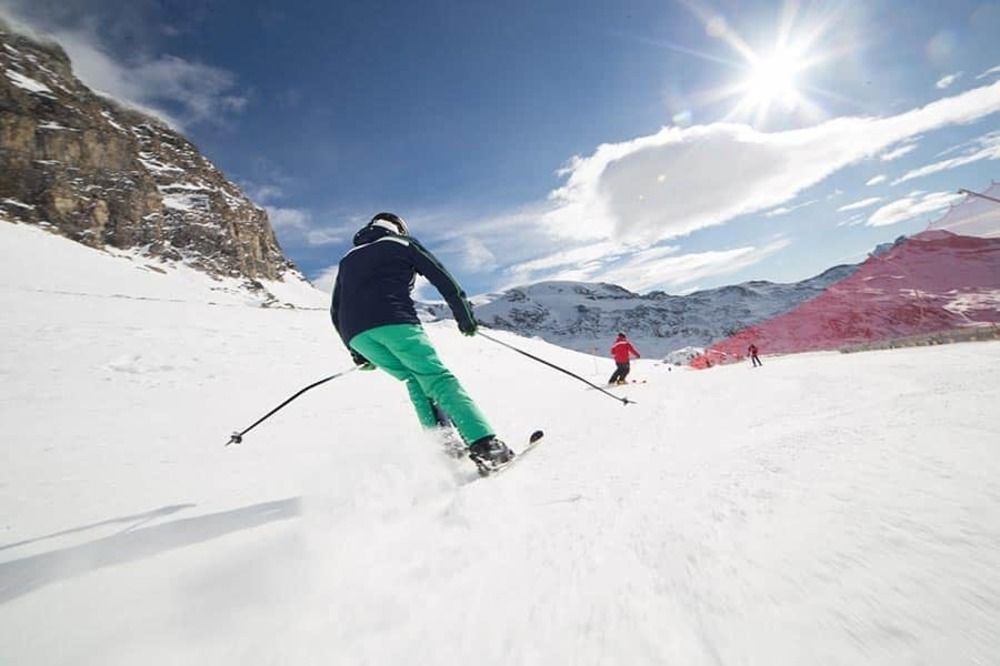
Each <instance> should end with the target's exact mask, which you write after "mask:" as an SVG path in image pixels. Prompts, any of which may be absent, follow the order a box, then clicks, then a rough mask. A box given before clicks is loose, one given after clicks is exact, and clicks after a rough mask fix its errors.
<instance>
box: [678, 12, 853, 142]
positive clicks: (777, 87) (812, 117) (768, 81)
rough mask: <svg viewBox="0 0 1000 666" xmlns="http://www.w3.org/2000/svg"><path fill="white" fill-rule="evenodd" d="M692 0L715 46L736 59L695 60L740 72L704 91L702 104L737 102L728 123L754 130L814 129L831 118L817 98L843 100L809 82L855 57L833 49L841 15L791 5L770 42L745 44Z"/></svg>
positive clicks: (845, 47) (717, 17)
mask: <svg viewBox="0 0 1000 666" xmlns="http://www.w3.org/2000/svg"><path fill="white" fill-rule="evenodd" d="M697 1H698V0H691V2H692V4H691V6H690V8H691V9H692V10H693V11H694V12H695V13H696V14H697V15H698V16H699V18H700V19H701V20H702V22H703V24H704V26H705V32H706V34H707V35H708V37H709V38H710V39H712V40H718V41H720V42H722V43H723V44H725V45H726V46H727V47H729V48H730V49H731V50H732V51H733V52H734V53H735V55H736V56H737V58H736V59H731V58H726V57H723V56H717V55H715V54H708V53H698V52H695V53H694V55H696V56H698V57H702V58H704V59H705V60H708V61H711V62H715V63H719V64H722V65H725V66H727V67H730V68H732V70H735V72H734V73H735V74H736V76H735V77H733V78H730V79H729V82H728V83H725V84H723V85H721V86H718V87H715V88H710V89H707V90H703V91H701V92H700V93H698V95H697V103H700V104H701V105H704V106H711V105H715V104H719V103H724V102H727V101H730V100H735V104H733V105H732V106H731V107H730V108H729V110H728V112H726V113H725V116H724V117H723V121H725V122H748V123H750V124H751V125H752V126H753V127H755V128H767V127H773V126H782V127H791V126H795V125H800V124H813V123H815V122H818V121H820V120H822V119H823V118H825V117H826V115H827V114H826V113H825V111H824V110H823V108H822V107H821V106H820V105H819V104H818V100H817V99H815V98H816V97H817V96H820V97H829V98H839V96H838V95H836V94H835V93H831V92H829V91H825V90H822V89H821V88H818V87H817V86H815V85H814V84H813V83H812V82H810V81H809V78H810V74H814V72H813V71H812V70H813V69H814V68H815V67H816V66H817V65H820V64H824V63H827V64H828V63H829V62H830V61H832V60H833V59H835V58H839V57H840V56H841V55H843V54H846V53H849V52H850V45H849V44H847V43H845V45H843V46H840V45H836V44H831V39H830V36H831V34H832V30H833V28H834V27H835V26H836V25H837V21H838V17H839V16H840V14H839V12H838V11H831V12H830V13H824V14H823V15H819V14H810V15H809V16H805V15H804V12H802V8H801V7H800V5H799V3H798V2H795V1H793V0H786V2H785V3H784V5H783V9H782V13H781V15H780V17H779V21H778V22H777V24H776V26H775V28H774V30H773V32H772V34H771V35H770V39H759V38H758V39H755V40H753V41H754V42H756V44H755V46H751V43H750V42H749V41H748V40H747V39H744V37H743V36H742V35H740V34H739V32H737V30H736V29H734V28H733V27H732V26H731V25H730V24H729V22H728V21H727V20H726V19H725V17H723V16H722V15H720V14H717V13H714V12H713V11H711V10H708V9H706V8H704V7H701V6H699V5H698V4H697Z"/></svg>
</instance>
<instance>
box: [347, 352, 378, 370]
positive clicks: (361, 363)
mask: <svg viewBox="0 0 1000 666" xmlns="http://www.w3.org/2000/svg"><path fill="white" fill-rule="evenodd" d="M351 358H352V359H353V360H354V365H356V366H358V370H374V369H375V365H374V364H373V363H372V362H371V361H369V360H368V359H366V358H365V357H364V356H362V355H361V354H359V353H358V352H356V351H354V350H353V349H352V350H351Z"/></svg>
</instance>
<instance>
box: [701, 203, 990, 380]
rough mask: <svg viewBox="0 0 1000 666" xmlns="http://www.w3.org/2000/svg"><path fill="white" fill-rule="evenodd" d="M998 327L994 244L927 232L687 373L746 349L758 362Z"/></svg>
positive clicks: (712, 350) (717, 346)
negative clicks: (754, 351) (757, 353)
mask: <svg viewBox="0 0 1000 666" xmlns="http://www.w3.org/2000/svg"><path fill="white" fill-rule="evenodd" d="M997 207H998V208H1000V205H998V206H997ZM949 215H950V213H949ZM996 323H1000V238H978V237H971V236H959V235H956V234H953V233H950V232H948V231H943V230H931V231H925V232H923V233H920V234H918V235H916V236H913V237H912V238H908V239H906V240H904V241H902V242H900V243H899V244H897V245H896V246H895V247H893V248H892V249H891V250H889V251H888V252H886V253H884V254H882V255H880V256H874V255H873V256H870V257H869V258H868V259H867V260H866V261H865V262H864V263H863V264H862V265H861V266H860V267H859V268H858V270H857V271H855V272H854V273H853V274H851V275H850V276H848V277H846V278H844V279H843V280H841V281H839V282H837V283H835V284H833V285H831V286H830V287H829V288H827V290H826V291H824V292H823V293H822V294H820V295H819V296H817V297H816V298H814V299H812V300H810V301H807V302H805V303H803V304H801V305H799V306H798V307H796V308H794V309H792V310H790V311H789V312H786V313H784V314H782V315H779V316H777V317H774V318H773V319H770V320H768V321H766V322H763V323H761V324H758V325H756V326H752V327H750V328H747V329H745V330H743V331H740V332H739V333H737V334H735V335H733V336H730V337H728V338H725V339H723V340H721V341H719V342H717V343H714V344H712V345H711V346H710V347H709V348H708V349H706V351H705V354H703V355H702V356H699V357H698V358H696V359H694V361H692V363H691V365H692V366H694V367H698V368H704V367H710V366H711V365H717V364H720V363H730V362H734V361H738V360H741V359H744V358H746V356H747V347H748V346H749V345H750V343H754V344H756V345H757V347H758V349H759V350H760V353H761V354H771V353H794V352H804V351H816V350H823V349H838V348H841V347H843V346H845V345H850V344H860V343H866V342H873V341H878V340H886V339H893V338H899V337H905V336H910V335H917V334H923V333H933V332H936V331H943V330H948V329H953V328H960V327H963V326H970V325H983V324H996Z"/></svg>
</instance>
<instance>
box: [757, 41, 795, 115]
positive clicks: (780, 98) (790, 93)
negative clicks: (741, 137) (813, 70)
mask: <svg viewBox="0 0 1000 666" xmlns="http://www.w3.org/2000/svg"><path fill="white" fill-rule="evenodd" d="M801 62H802V61H801V58H800V57H799V56H798V54H796V53H794V52H792V51H789V50H786V49H780V50H778V51H775V52H774V53H772V54H771V55H770V56H767V57H763V58H762V57H757V56H755V57H754V58H753V59H752V61H751V63H750V75H749V76H748V77H747V80H746V82H745V83H744V86H743V87H744V88H745V90H746V98H747V100H746V101H747V102H748V106H760V105H767V106H770V105H771V104H773V103H774V102H781V103H782V104H784V106H786V107H789V108H794V106H795V105H796V103H797V101H798V99H799V98H800V95H799V90H798V88H797V87H796V76H797V75H798V73H799V71H800V70H801V67H802V65H801Z"/></svg>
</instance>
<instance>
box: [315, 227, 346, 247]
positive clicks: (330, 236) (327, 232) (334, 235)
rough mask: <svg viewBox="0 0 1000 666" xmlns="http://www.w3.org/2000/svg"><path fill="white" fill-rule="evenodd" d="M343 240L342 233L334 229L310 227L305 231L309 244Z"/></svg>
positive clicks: (323, 243)
mask: <svg viewBox="0 0 1000 666" xmlns="http://www.w3.org/2000/svg"><path fill="white" fill-rule="evenodd" d="M343 240H344V235H343V234H341V233H340V232H339V231H337V230H334V229H310V230H309V231H307V232H306V242H307V243H308V244H309V245H332V244H333V243H340V242H342V241H343Z"/></svg>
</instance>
